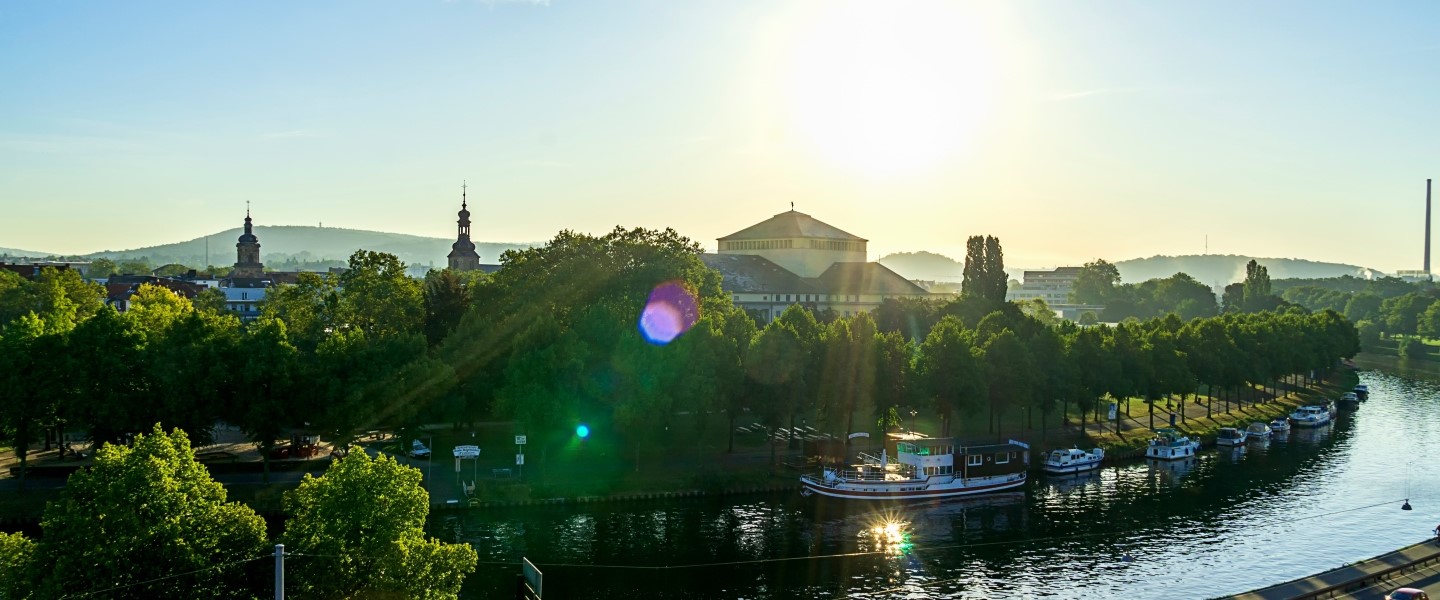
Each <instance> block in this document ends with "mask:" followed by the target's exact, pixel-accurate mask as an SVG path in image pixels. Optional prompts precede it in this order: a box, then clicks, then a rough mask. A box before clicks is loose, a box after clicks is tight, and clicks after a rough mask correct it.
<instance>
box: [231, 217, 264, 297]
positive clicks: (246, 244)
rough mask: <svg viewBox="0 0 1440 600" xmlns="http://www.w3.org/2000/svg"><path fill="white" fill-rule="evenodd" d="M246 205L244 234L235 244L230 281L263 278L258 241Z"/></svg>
mask: <svg viewBox="0 0 1440 600" xmlns="http://www.w3.org/2000/svg"><path fill="white" fill-rule="evenodd" d="M246 205H247V206H246V207H245V233H243V234H241V235H240V241H239V242H238V243H236V244H235V270H234V271H231V272H230V278H231V279H259V278H261V277H264V276H265V265H262V264H260V239H259V238H256V237H255V231H254V230H253V228H252V227H251V224H250V207H249V206H248V205H249V203H248V202H247V203H246Z"/></svg>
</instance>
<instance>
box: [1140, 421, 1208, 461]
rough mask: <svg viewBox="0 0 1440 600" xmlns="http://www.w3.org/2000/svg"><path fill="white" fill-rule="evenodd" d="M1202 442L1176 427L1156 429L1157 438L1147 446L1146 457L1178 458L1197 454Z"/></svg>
mask: <svg viewBox="0 0 1440 600" xmlns="http://www.w3.org/2000/svg"><path fill="white" fill-rule="evenodd" d="M1199 448H1200V442H1198V441H1195V440H1192V439H1190V438H1189V437H1187V436H1185V435H1184V434H1181V433H1180V432H1178V431H1175V430H1174V429H1170V428H1168V427H1167V428H1165V429H1157V430H1155V438H1154V439H1152V440H1150V444H1149V445H1147V446H1145V458H1156V459H1160V460H1176V459H1180V458H1189V457H1191V456H1195V450H1197V449H1199Z"/></svg>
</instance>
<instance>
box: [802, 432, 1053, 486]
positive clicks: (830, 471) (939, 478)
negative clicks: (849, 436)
mask: <svg viewBox="0 0 1440 600" xmlns="http://www.w3.org/2000/svg"><path fill="white" fill-rule="evenodd" d="M890 439H891V441H894V442H895V455H894V457H891V456H890V454H889V452H888V450H885V449H882V450H881V452H880V456H879V457H875V456H870V455H867V454H861V455H860V458H861V459H862V460H863V463H862V464H858V465H851V466H849V467H848V468H837V467H824V468H823V469H822V470H821V472H820V474H819V475H810V474H806V475H801V476H800V485H801V487H802V490H801V492H802V493H804V494H805V495H807V496H808V495H811V494H820V495H822V496H828V497H831V498H844V499H847V500H932V499H935V498H950V497H954V496H968V495H972V494H982V493H985V492H996V491H1000V490H1008V489H1013V488H1018V487H1020V486H1022V485H1024V484H1025V474H1026V472H1027V471H1028V470H1029V466H1030V446H1029V445H1027V444H1025V443H1023V442H1017V441H1015V440H1010V442H1009V443H1006V444H990V445H983V446H967V447H960V446H956V445H955V441H954V440H953V439H952V438H933V439H932V438H924V437H922V436H919V435H914V434H890Z"/></svg>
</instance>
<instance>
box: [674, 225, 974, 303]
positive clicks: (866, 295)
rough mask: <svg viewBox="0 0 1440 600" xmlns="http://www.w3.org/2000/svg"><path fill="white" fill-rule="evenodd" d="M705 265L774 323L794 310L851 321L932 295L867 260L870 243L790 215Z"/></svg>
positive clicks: (737, 240) (725, 241) (722, 243)
mask: <svg viewBox="0 0 1440 600" xmlns="http://www.w3.org/2000/svg"><path fill="white" fill-rule="evenodd" d="M716 241H717V242H718V250H719V252H718V253H716V254H703V255H701V260H703V261H704V262H705V264H706V265H709V266H710V268H712V269H715V270H717V271H720V274H721V276H722V277H723V279H722V280H721V284H720V285H721V288H722V289H724V290H725V292H726V293H728V294H730V297H731V299H732V300H733V301H734V302H735V304H736V306H739V307H741V308H744V309H746V310H747V311H749V312H750V314H752V315H754V316H755V317H756V318H757V319H759V320H760V321H761V322H766V323H768V322H770V321H772V320H774V319H775V318H776V317H779V316H780V313H783V312H785V309H786V308H789V307H790V306H791V305H793V304H800V305H803V306H805V307H807V308H809V309H810V310H812V311H823V310H827V309H829V310H833V311H835V313H836V314H838V315H840V316H851V315H854V314H857V313H860V312H868V311H872V310H875V309H876V308H878V307H879V306H880V303H881V302H884V301H885V300H886V299H887V298H928V297H931V296H932V294H930V293H929V292H926V291H925V289H924V288H921V287H920V286H918V285H915V284H914V283H912V282H910V281H909V280H906V279H905V278H904V277H901V276H900V275H898V274H896V273H895V272H894V271H891V270H890V269H888V268H886V267H885V266H884V265H882V264H880V263H873V262H867V260H866V258H867V257H866V248H865V246H866V242H867V240H865V239H864V238H861V237H858V236H855V235H852V234H849V233H846V232H844V231H841V230H840V229H838V228H836V227H833V226H831V225H828V224H826V223H824V222H821V221H819V220H817V219H815V218H814V217H811V216H810V215H807V214H805V213H801V212H796V211H794V210H791V211H789V212H783V213H780V214H778V215H775V216H774V217H771V218H769V219H766V220H765V221H761V222H760V223H756V224H755V225H751V226H750V227H746V228H745V229H742V230H740V231H737V232H735V233H732V234H730V235H727V236H725V237H722V238H720V239H718V240H716ZM945 296H948V295H945Z"/></svg>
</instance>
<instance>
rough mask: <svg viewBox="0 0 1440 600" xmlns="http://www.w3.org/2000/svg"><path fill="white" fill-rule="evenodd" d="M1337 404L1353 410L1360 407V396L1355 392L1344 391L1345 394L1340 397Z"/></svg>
mask: <svg viewBox="0 0 1440 600" xmlns="http://www.w3.org/2000/svg"><path fill="white" fill-rule="evenodd" d="M1338 404H1339V405H1340V408H1343V409H1345V410H1355V409H1357V408H1360V396H1358V395H1357V394H1355V392H1345V395H1343V396H1341V397H1340V402H1339V403H1338Z"/></svg>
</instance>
